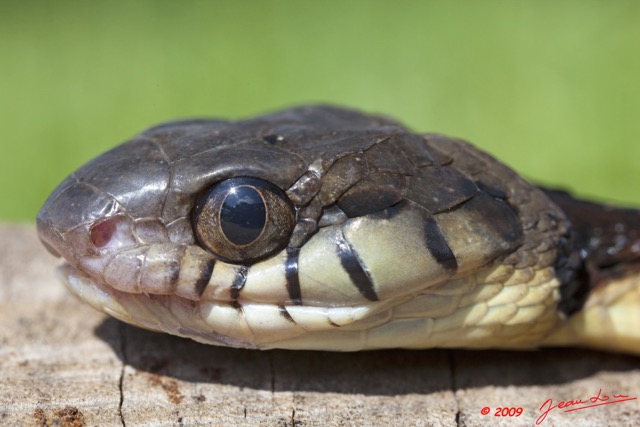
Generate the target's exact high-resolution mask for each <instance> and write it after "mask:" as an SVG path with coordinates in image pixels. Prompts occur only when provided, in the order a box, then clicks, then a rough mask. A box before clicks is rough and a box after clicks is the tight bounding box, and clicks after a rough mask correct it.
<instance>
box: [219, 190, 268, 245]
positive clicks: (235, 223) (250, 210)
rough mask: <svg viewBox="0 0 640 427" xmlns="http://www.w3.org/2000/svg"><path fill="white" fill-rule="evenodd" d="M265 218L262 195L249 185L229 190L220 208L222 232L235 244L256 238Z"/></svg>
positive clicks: (243, 243)
mask: <svg viewBox="0 0 640 427" xmlns="http://www.w3.org/2000/svg"><path fill="white" fill-rule="evenodd" d="M266 218H267V217H266V208H265V206H264V202H263V200H262V197H260V194H258V192H257V191H256V190H254V189H253V188H251V187H236V188H234V189H233V190H231V191H229V193H228V194H227V197H225V199H224V202H223V203H222V208H221V210H220V226H221V227H222V232H223V233H224V235H225V236H226V237H227V239H228V240H229V241H230V242H231V243H234V244H236V245H247V244H249V243H251V242H253V241H254V240H256V239H257V238H258V236H260V233H262V229H263V228H264V224H265V222H266Z"/></svg>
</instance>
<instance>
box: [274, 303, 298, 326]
mask: <svg viewBox="0 0 640 427" xmlns="http://www.w3.org/2000/svg"><path fill="white" fill-rule="evenodd" d="M278 310H279V311H280V316H282V317H284V318H285V319H287V320H288V321H289V322H291V323H296V321H295V320H293V317H291V315H290V314H289V312H288V311H287V308H286V307H285V306H284V305H279V306H278Z"/></svg>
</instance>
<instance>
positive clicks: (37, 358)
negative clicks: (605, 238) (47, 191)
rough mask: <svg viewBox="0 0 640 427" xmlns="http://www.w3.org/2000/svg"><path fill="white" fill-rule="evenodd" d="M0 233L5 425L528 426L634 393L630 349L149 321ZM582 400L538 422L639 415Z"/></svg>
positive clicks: (628, 420) (626, 421) (10, 228)
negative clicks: (119, 309) (71, 287)
mask: <svg viewBox="0 0 640 427" xmlns="http://www.w3.org/2000/svg"><path fill="white" fill-rule="evenodd" d="M0 242H2V244H1V245H0V375H1V378H2V381H1V382H0V425H3V426H4V425H7V426H15V425H17V426H84V425H87V426H200V425H203V426H225V425H250V426H251V425H264V426H361V425H365V426H369V425H371V426H373V425H381V426H389V425H398V426H405V425H406V426H414V425H415V426H484V425H491V426H532V425H535V423H536V420H537V419H539V417H540V415H541V414H542V413H543V412H544V410H540V407H541V406H542V405H543V404H544V403H545V401H547V399H552V401H553V404H554V405H557V404H558V403H559V402H561V401H568V400H574V401H576V400H579V399H582V400H584V401H588V399H589V398H590V397H595V396H597V395H598V393H599V392H600V400H598V401H596V400H595V399H594V402H596V403H604V402H603V399H604V397H605V396H609V402H611V400H613V395H614V394H617V395H627V396H629V398H633V397H640V363H639V362H640V358H637V357H632V356H627V355H621V354H609V353H604V352H595V351H590V350H584V349H548V350H543V351H530V352H509V351H463V350H426V351H407V350H389V351H372V352H363V353H327V352H311V351H298V352H294V351H264V352H260V351H252V350H238V349H229V348H220V347H212V346H206V345H202V344H198V343H196V342H192V341H189V340H185V339H180V338H176V337H172V336H168V335H163V334H157V333H153V332H148V331H144V330H141V329H137V328H134V327H131V326H128V325H125V324H123V323H121V322H118V321H116V320H113V319H110V318H107V317H105V316H104V315H102V314H100V313H98V312H96V311H94V310H93V309H92V308H90V307H89V306H87V305H85V304H83V303H81V302H79V301H78V300H76V299H75V298H74V297H72V296H71V295H70V294H69V293H68V292H67V291H66V290H65V289H64V287H63V286H62V285H61V284H60V283H59V281H58V280H57V279H56V277H55V273H54V270H55V266H56V265H58V264H60V260H59V259H55V258H54V257H52V256H51V255H49V254H48V253H47V252H46V251H45V250H44V249H43V248H42V247H41V245H40V244H39V242H38V240H37V237H36V234H35V230H34V228H33V227H32V226H22V225H20V226H18V225H3V226H0ZM619 399H621V398H618V399H616V400H619ZM587 404H589V405H591V404H592V403H587ZM584 405H585V404H581V405H573V406H569V407H567V408H556V409H553V410H551V411H550V412H549V413H548V415H547V417H546V419H545V420H544V421H542V423H541V424H540V425H542V426H545V425H546V426H573V427H575V426H602V425H611V426H637V425H640V401H639V400H637V399H636V400H628V401H624V402H619V403H614V404H603V405H600V406H595V407H592V408H585V409H580V410H576V411H571V412H565V410H566V409H574V408H576V407H582V406H584ZM485 407H488V408H490V411H489V414H488V415H483V414H482V413H481V411H482V409H483V408H485ZM498 408H522V409H523V413H522V415H521V416H519V417H508V416H507V417H496V416H495V413H496V410H498Z"/></svg>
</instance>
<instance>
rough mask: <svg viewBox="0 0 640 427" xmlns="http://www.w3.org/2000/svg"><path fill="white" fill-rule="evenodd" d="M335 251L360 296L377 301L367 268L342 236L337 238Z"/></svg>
mask: <svg viewBox="0 0 640 427" xmlns="http://www.w3.org/2000/svg"><path fill="white" fill-rule="evenodd" d="M336 252H337V254H338V257H339V258H340V263H341V264H342V268H344V269H345V271H346V272H347V274H348V275H349V278H350V279H351V281H352V282H353V284H354V285H355V286H356V288H358V291H360V293H361V294H362V296H363V297H365V298H366V299H368V300H369V301H378V295H377V294H376V291H375V289H374V286H373V281H372V280H371V277H369V272H368V270H367V269H366V268H365V267H364V266H363V265H362V262H361V261H360V259H359V258H358V254H357V252H356V250H355V249H354V248H352V247H351V245H349V243H348V242H347V241H346V240H345V238H344V236H340V237H339V238H338V241H337V245H336Z"/></svg>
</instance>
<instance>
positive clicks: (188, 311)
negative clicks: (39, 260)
mask: <svg viewBox="0 0 640 427" xmlns="http://www.w3.org/2000/svg"><path fill="white" fill-rule="evenodd" d="M56 274H57V276H58V278H59V279H60V280H61V281H62V283H63V284H64V285H65V287H67V289H68V290H69V291H71V293H72V294H74V295H75V296H76V297H78V298H79V299H80V300H82V301H84V302H86V303H88V304H89V305H91V306H92V307H93V308H95V309H96V310H98V311H100V312H103V313H105V314H108V315H109V316H112V317H114V318H116V319H118V320H121V321H123V322H125V323H128V324H131V325H134V326H137V327H140V328H143V329H148V330H151V331H154V332H166V333H170V334H173V335H178V336H180V337H183V338H190V339H193V340H196V341H199V342H202V343H207V344H214V345H222V346H233V347H239V348H252V349H256V348H259V346H258V345H256V343H255V341H253V340H249V339H241V338H236V337H233V336H229V335H224V334H221V333H218V332H216V331H215V330H213V329H212V328H211V327H210V326H209V327H207V326H206V324H205V323H204V321H201V322H199V323H198V324H192V323H193V320H194V316H193V314H194V311H198V310H200V309H201V307H200V303H198V302H196V301H190V300H187V299H185V298H180V297H178V296H176V295H153V294H133V293H127V292H123V291H119V290H117V289H115V288H112V287H111V286H109V285H107V284H104V283H100V282H99V281H97V280H95V279H94V278H93V277H91V276H89V275H88V274H86V273H84V272H83V271H81V270H79V269H77V268H76V267H74V266H73V265H71V264H69V263H66V262H65V263H64V264H62V265H61V266H59V267H58V268H57V269H56ZM211 304H212V303H208V305H211Z"/></svg>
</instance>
